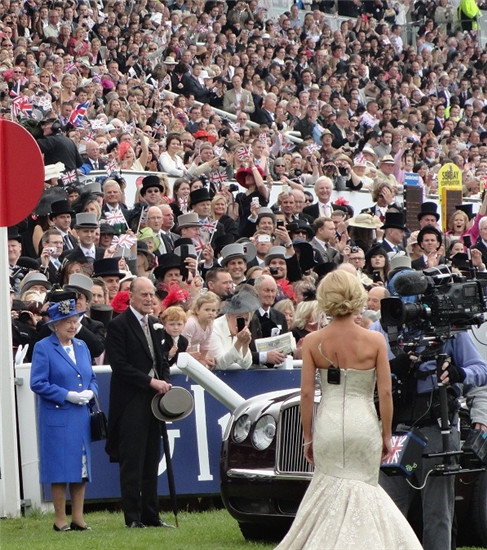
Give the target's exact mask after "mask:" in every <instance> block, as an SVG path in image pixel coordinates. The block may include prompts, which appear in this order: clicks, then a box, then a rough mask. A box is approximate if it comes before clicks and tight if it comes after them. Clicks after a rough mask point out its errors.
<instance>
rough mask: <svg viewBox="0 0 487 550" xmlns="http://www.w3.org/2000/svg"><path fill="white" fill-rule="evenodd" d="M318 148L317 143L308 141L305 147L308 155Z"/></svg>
mask: <svg viewBox="0 0 487 550" xmlns="http://www.w3.org/2000/svg"><path fill="white" fill-rule="evenodd" d="M319 150H320V146H319V145H318V144H317V143H310V144H309V145H308V147H306V151H308V153H309V154H310V155H312V154H313V153H314V152H315V151H319Z"/></svg>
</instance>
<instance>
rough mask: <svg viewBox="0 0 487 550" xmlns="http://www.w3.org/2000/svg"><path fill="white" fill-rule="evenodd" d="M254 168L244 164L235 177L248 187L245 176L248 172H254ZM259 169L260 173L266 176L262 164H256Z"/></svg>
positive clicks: (243, 185)
mask: <svg viewBox="0 0 487 550" xmlns="http://www.w3.org/2000/svg"><path fill="white" fill-rule="evenodd" d="M252 168H253V166H242V167H241V168H239V169H238V170H237V173H236V174H235V179H236V180H237V181H238V183H239V184H240V185H241V186H242V187H245V188H247V189H248V185H246V184H245V176H246V175H247V174H252ZM256 168H257V171H258V172H259V174H260V175H261V176H262V177H264V172H263V171H262V168H261V167H260V166H256Z"/></svg>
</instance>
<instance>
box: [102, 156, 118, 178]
mask: <svg viewBox="0 0 487 550" xmlns="http://www.w3.org/2000/svg"><path fill="white" fill-rule="evenodd" d="M117 168H118V164H117V161H116V160H115V159H113V160H111V161H110V162H109V163H108V164H107V165H106V166H105V170H106V172H107V174H108V175H110V174H113V172H115V171H116V170H117Z"/></svg>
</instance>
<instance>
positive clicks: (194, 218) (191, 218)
mask: <svg viewBox="0 0 487 550" xmlns="http://www.w3.org/2000/svg"><path fill="white" fill-rule="evenodd" d="M200 226H201V224H200V218H199V216H198V214H195V213H190V214H181V216H178V225H177V228H176V231H179V230H181V229H185V228H186V227H200Z"/></svg>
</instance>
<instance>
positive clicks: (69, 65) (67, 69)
mask: <svg viewBox="0 0 487 550" xmlns="http://www.w3.org/2000/svg"><path fill="white" fill-rule="evenodd" d="M74 70H76V63H74V62H71V63H66V65H64V69H63V72H65V73H71V72H73V71H74Z"/></svg>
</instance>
